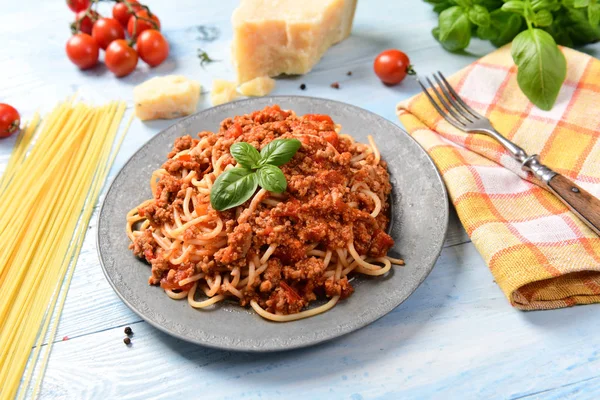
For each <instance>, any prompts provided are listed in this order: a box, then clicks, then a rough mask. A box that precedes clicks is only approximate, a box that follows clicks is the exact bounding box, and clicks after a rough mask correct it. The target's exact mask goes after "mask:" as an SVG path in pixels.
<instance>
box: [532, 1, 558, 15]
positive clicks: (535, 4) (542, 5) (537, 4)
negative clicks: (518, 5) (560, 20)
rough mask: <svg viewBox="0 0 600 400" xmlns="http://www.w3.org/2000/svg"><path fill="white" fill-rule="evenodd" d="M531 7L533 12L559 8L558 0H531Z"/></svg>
mask: <svg viewBox="0 0 600 400" xmlns="http://www.w3.org/2000/svg"><path fill="white" fill-rule="evenodd" d="M531 8H532V9H533V11H534V12H538V11H540V10H548V11H557V10H558V9H560V2H559V0H533V1H532V2H531Z"/></svg>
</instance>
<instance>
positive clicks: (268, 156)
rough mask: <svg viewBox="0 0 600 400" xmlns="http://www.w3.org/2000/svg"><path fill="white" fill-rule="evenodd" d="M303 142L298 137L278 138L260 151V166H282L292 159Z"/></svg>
mask: <svg viewBox="0 0 600 400" xmlns="http://www.w3.org/2000/svg"><path fill="white" fill-rule="evenodd" d="M301 145H302V143H301V142H300V141H299V140H298V139H277V140H273V141H272V142H270V143H269V144H267V145H266V146H265V147H263V149H262V150H261V151H260V162H259V163H258V166H263V165H266V164H271V165H275V166H280V165H283V164H285V163H286V162H288V161H290V160H291V159H292V157H294V154H296V152H297V151H298V149H299V148H300V146H301Z"/></svg>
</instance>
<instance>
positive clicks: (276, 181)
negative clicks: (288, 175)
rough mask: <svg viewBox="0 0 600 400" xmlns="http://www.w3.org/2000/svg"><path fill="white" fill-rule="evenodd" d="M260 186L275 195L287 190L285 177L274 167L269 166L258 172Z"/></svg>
mask: <svg viewBox="0 0 600 400" xmlns="http://www.w3.org/2000/svg"><path fill="white" fill-rule="evenodd" d="M256 174H257V176H258V184H259V185H260V187H262V188H263V189H266V190H268V191H269V192H273V193H282V192H284V191H285V189H286V188H287V181H286V180H285V175H284V174H283V172H282V171H281V170H280V169H279V167H276V166H274V165H270V164H267V165H265V166H264V167H262V168H260V169H259V170H258V171H257V172H256Z"/></svg>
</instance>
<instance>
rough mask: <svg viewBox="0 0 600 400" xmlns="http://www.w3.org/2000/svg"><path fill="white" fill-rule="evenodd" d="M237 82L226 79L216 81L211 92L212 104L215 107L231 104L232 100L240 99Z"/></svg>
mask: <svg viewBox="0 0 600 400" xmlns="http://www.w3.org/2000/svg"><path fill="white" fill-rule="evenodd" d="M236 86H237V85H236V84H235V82H230V81H226V80H224V79H215V80H213V82H212V90H211V91H210V102H211V103H212V105H213V106H218V105H219V104H225V103H229V102H230V101H231V100H233V99H235V98H236V97H238V93H237V91H236V90H235V89H236Z"/></svg>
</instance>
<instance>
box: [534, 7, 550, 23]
mask: <svg viewBox="0 0 600 400" xmlns="http://www.w3.org/2000/svg"><path fill="white" fill-rule="evenodd" d="M553 21H554V18H553V17H552V13H551V12H550V11H548V10H540V11H538V12H536V13H535V14H534V17H533V23H534V24H535V25H536V26H550V25H552V22H553Z"/></svg>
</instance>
